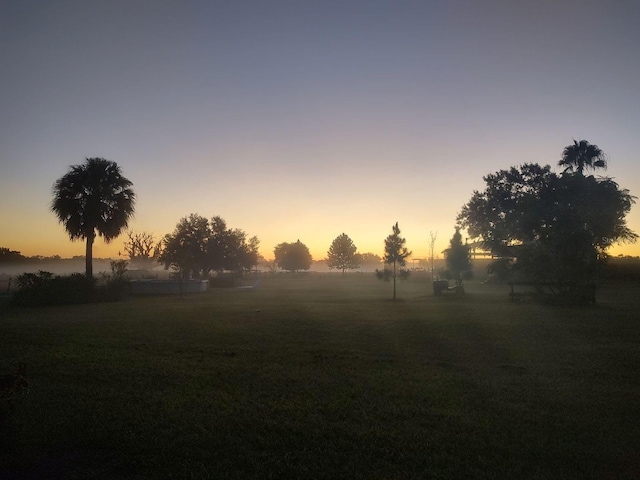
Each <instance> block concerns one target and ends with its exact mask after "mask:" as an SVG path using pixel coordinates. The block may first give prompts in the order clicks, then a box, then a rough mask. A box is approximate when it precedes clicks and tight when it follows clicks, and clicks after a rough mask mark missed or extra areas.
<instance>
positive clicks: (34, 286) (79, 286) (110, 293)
mask: <svg viewBox="0 0 640 480" xmlns="http://www.w3.org/2000/svg"><path fill="white" fill-rule="evenodd" d="M16 284H17V286H18V290H17V291H16V292H15V293H14V295H13V298H12V299H11V304H13V305H17V306H29V307H38V306H45V305H69V304H80V303H90V302H109V301H116V300H120V299H121V298H122V297H123V296H125V295H126V294H127V293H128V292H129V289H130V286H129V281H128V280H127V279H126V278H124V276H123V275H116V276H114V277H108V278H107V281H106V282H105V284H104V285H100V286H97V285H96V282H95V280H94V279H93V278H89V279H88V278H87V277H86V276H85V275H83V274H81V273H73V274H71V275H64V276H54V275H53V274H52V273H51V272H44V271H40V272H38V273H24V274H22V275H19V276H18V277H17V278H16Z"/></svg>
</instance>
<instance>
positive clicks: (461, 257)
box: [446, 227, 471, 291]
mask: <svg viewBox="0 0 640 480" xmlns="http://www.w3.org/2000/svg"><path fill="white" fill-rule="evenodd" d="M446 261H447V268H448V269H449V271H450V272H451V274H452V275H453V278H454V280H455V282H456V286H457V287H460V288H462V275H463V274H465V273H467V272H470V271H471V254H470V251H469V247H468V246H467V245H464V244H463V243H462V235H461V234H460V228H458V227H456V233H454V234H453V237H452V238H451V241H450V242H449V248H448V249H447V250H446ZM462 291H464V290H462Z"/></svg>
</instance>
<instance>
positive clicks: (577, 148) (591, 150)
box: [558, 140, 607, 175]
mask: <svg viewBox="0 0 640 480" xmlns="http://www.w3.org/2000/svg"><path fill="white" fill-rule="evenodd" d="M558 166H559V167H564V172H567V173H568V172H576V173H578V174H579V175H584V172H585V171H588V170H596V169H598V168H602V169H603V170H606V169H607V159H606V157H605V154H604V152H603V151H602V150H600V148H598V146H597V145H592V144H590V143H589V142H587V141H586V140H580V141H576V140H574V141H573V145H568V146H566V147H565V148H564V150H563V151H562V159H561V160H560V161H559V162H558Z"/></svg>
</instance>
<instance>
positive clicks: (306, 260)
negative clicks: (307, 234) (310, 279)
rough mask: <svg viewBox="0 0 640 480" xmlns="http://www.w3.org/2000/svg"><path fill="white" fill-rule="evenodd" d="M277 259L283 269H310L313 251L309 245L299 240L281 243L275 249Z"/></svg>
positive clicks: (295, 270) (294, 271)
mask: <svg viewBox="0 0 640 480" xmlns="http://www.w3.org/2000/svg"><path fill="white" fill-rule="evenodd" d="M273 254H274V256H275V261H276V264H277V265H278V267H280V268H281V269H282V270H289V271H290V272H293V273H296V272H297V271H298V270H309V268H310V267H311V262H312V261H313V259H312V258H311V253H310V252H309V249H308V248H307V246H306V245H305V244H304V243H302V242H301V241H300V240H298V241H297V242H295V243H286V242H283V243H280V244H278V245H276V247H275V248H274V249H273Z"/></svg>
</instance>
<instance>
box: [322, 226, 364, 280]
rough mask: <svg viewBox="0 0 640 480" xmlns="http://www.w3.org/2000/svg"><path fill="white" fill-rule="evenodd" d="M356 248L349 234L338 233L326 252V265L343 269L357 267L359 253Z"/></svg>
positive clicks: (358, 264)
mask: <svg viewBox="0 0 640 480" xmlns="http://www.w3.org/2000/svg"><path fill="white" fill-rule="evenodd" d="M357 251H358V248H357V247H356V246H355V245H354V243H353V240H351V238H349V235H347V234H346V233H342V234H340V235H338V236H337V237H336V238H335V239H334V240H333V242H332V243H331V246H330V247H329V251H328V252H327V266H328V267H329V268H337V269H338V270H342V275H344V271H345V270H347V269H349V270H352V269H354V268H358V267H359V266H360V255H358V253H357Z"/></svg>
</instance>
